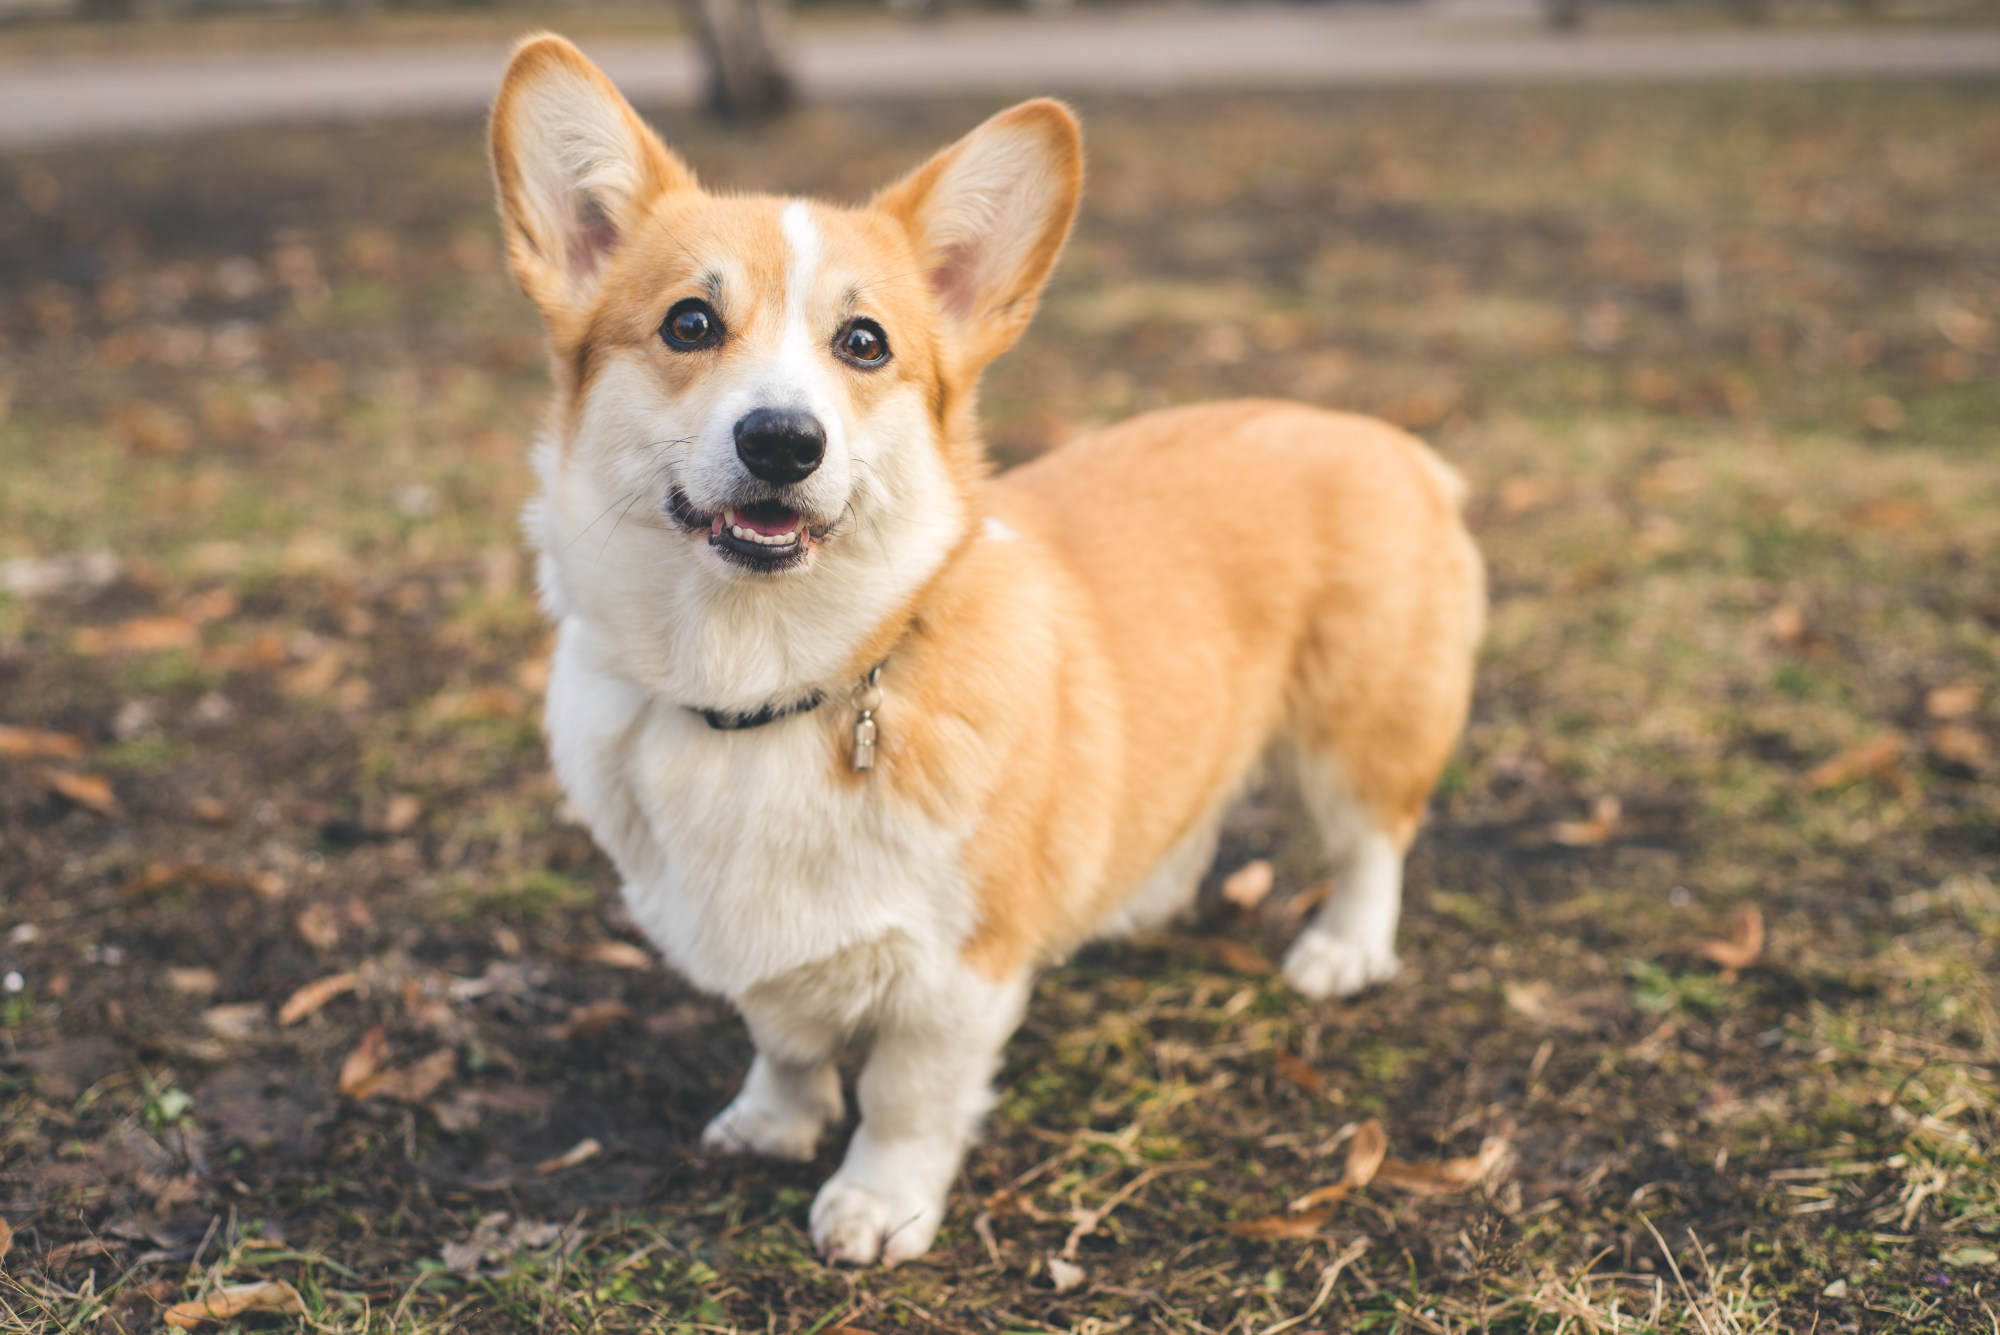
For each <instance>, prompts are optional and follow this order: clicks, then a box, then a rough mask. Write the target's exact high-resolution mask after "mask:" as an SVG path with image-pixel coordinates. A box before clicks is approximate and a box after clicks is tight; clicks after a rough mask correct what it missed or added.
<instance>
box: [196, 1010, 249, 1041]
mask: <svg viewBox="0 0 2000 1335" xmlns="http://www.w3.org/2000/svg"><path fill="white" fill-rule="evenodd" d="M201 1022H202V1023H203V1024H205V1025H207V1026H208V1030H209V1032H210V1033H212V1034H214V1035H215V1036H216V1037H218V1038H231V1039H235V1040H237V1041H238V1042H242V1041H246V1040H248V1039H250V1038H252V1037H254V1036H255V1035H256V1033H257V1031H258V1030H260V1029H262V1028H263V1027H264V1003H263V1002H261V1001H243V1002H237V1003H235V1004H233V1005H228V1006H210V1007H209V1008H208V1009H207V1010H205V1011H203V1012H202V1013H201Z"/></svg>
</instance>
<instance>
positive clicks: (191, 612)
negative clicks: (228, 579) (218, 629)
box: [181, 589, 236, 626]
mask: <svg viewBox="0 0 2000 1335" xmlns="http://www.w3.org/2000/svg"><path fill="white" fill-rule="evenodd" d="M235 614H236V591H235V590H234V589H209V590H208V591H206V592H204V593H197V594H194V595H193V596H192V597H190V598H188V599H187V601H185V602H183V603H182V604H181V615H182V616H184V617H186V618H187V619H188V620H189V621H192V622H194V624H195V625H197V626H199V625H201V624H202V623H203V622H207V621H219V620H221V619H222V618H223V617H226V616H234V615H235Z"/></svg>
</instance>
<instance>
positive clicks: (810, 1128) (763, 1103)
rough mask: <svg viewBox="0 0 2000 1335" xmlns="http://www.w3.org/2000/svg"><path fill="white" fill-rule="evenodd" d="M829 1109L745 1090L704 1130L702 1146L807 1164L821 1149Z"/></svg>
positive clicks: (716, 1151)
mask: <svg viewBox="0 0 2000 1335" xmlns="http://www.w3.org/2000/svg"><path fill="white" fill-rule="evenodd" d="M828 1117H829V1113H828V1110H827V1109H826V1108H824V1107H821V1106H819V1105H816V1104H810V1103H779V1102H775V1101H773V1100H770V1099H765V1098H758V1097H755V1096H753V1095H752V1094H751V1093H750V1091H748V1090H745V1091H744V1092H743V1093H741V1094H738V1095H737V1096H736V1098H735V1099H734V1100H733V1101H732V1102H731V1103H730V1105H729V1106H728V1107H727V1108H724V1109H723V1110H722V1111H721V1112H719V1113H717V1114H716V1115H715V1120H714V1121H712V1122H710V1123H709V1124H708V1126H707V1128H706V1129H704V1130H703V1131H702V1133H701V1147H702V1148H703V1149H705V1150H708V1151H710V1152H712V1153H716V1154H761V1155H763V1156H765V1157H766V1158H769V1159H790V1160H793V1161H794V1162H797V1163H805V1162H806V1161H808V1160H809V1159H811V1158H812V1157H813V1152H814V1151H815V1150H817V1149H818V1148H819V1137H820V1132H822V1131H824V1130H825V1129H826V1124H827V1120H828Z"/></svg>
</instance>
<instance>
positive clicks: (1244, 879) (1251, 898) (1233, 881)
mask: <svg viewBox="0 0 2000 1335" xmlns="http://www.w3.org/2000/svg"><path fill="white" fill-rule="evenodd" d="M1276 880H1277V876H1276V874H1275V873H1274V872H1273V871H1272V870H1271V864H1270V863H1269V862H1267V861H1266V860H1264V859H1263V858H1258V859H1257V860H1256V861H1255V862H1246V863H1244V864H1243V865H1242V866H1240V867H1238V868H1237V869H1236V870H1235V871H1233V872H1231V873H1229V877H1228V879H1227V880H1225V881H1223V883H1222V897H1223V898H1224V899H1226V900H1228V901H1229V902H1230V903H1232V904H1234V905H1235V906H1236V907H1237V908H1240V909H1254V908H1256V907H1257V906H1258V905H1259V904H1261V903H1263V902H1264V896H1266V895H1268V894H1270V893H1271V886H1272V885H1273V884H1275V883H1276Z"/></svg>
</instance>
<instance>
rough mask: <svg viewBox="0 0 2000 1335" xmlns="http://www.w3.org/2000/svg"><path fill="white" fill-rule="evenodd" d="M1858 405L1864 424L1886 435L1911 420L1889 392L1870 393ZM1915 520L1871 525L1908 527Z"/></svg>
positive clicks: (1898, 429)
mask: <svg viewBox="0 0 2000 1335" xmlns="http://www.w3.org/2000/svg"><path fill="white" fill-rule="evenodd" d="M1858 407H1859V409H1860V413H1861V421H1862V424H1863V425H1864V426H1866V427H1867V428H1868V429H1869V430H1871V431H1880V432H1881V433H1882V434H1884V435H1888V434H1890V433H1892V432H1896V431H1901V430H1902V429H1903V424H1904V423H1905V422H1906V421H1908V420H1909V415H1908V414H1907V413H1905V412H1904V411H1903V405H1902V404H1901V403H1900V402H1899V401H1897V400H1896V399H1893V398H1891V397H1889V396H1888V395H1887V394H1870V395H1869V396H1868V397H1867V398H1865V399H1863V400H1861V402H1860V404H1859V405H1858ZM1886 503H1887V504H1890V505H1894V504H1896V502H1894V501H1889V502H1886ZM1867 504H1871V505H1872V504H1876V502H1868V503H1867ZM1860 522H1862V523H1869V521H1867V520H1861V521H1860ZM1914 522H1915V521H1914V520H1911V521H1909V523H1903V522H1897V523H1893V524H1881V525H1871V526H1872V527H1881V528H1908V527H1910V524H1913V523H1914Z"/></svg>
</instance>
